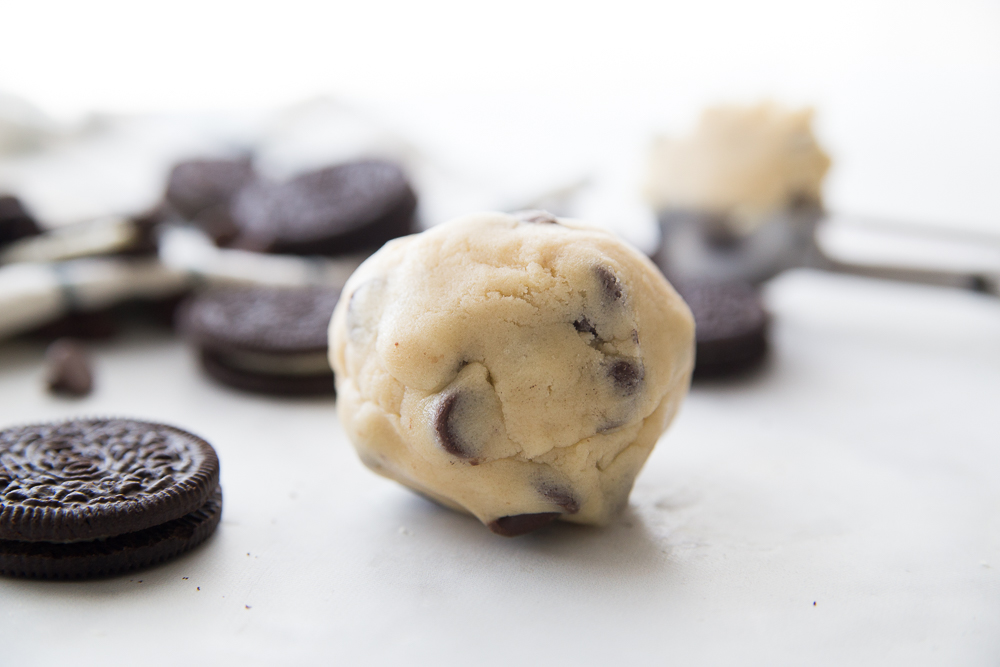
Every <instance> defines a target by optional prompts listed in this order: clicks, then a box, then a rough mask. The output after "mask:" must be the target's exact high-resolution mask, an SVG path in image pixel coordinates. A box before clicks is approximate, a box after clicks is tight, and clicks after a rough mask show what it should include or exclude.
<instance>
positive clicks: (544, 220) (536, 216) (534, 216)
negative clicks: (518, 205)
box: [514, 209, 559, 225]
mask: <svg viewBox="0 0 1000 667" xmlns="http://www.w3.org/2000/svg"><path fill="white" fill-rule="evenodd" d="M514 217H515V218H517V219H518V220H520V221H521V222H533V223H536V224H547V225H554V224H558V223H559V220H558V219H557V218H556V216H554V215H552V214H551V213H549V212H548V211H541V210H538V209H532V210H527V211H518V212H516V213H514Z"/></svg>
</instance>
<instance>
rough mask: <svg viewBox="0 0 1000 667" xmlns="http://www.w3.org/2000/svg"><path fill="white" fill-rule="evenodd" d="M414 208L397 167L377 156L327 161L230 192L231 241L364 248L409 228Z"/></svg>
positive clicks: (264, 247)
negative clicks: (288, 177) (278, 179)
mask: <svg viewBox="0 0 1000 667" xmlns="http://www.w3.org/2000/svg"><path fill="white" fill-rule="evenodd" d="M416 208H417V198H416V195H415V194H414V192H413V189H412V188H411V187H410V184H409V182H408V181H407V179H406V175H405V174H404V173H403V170H402V169H400V168H399V166H398V165H396V164H394V163H392V162H385V161H382V160H364V161H358V162H349V163H346V164H341V165H337V166H333V167H327V168H325V169H320V170H318V171H312V172H308V173H305V174H302V175H300V176H298V177H296V178H293V179H292V180H290V181H287V182H284V183H274V182H270V181H266V180H257V181H254V182H252V183H250V184H249V185H247V186H246V187H245V188H243V189H242V190H240V192H239V194H237V195H236V196H235V198H234V199H233V203H232V206H231V207H230V212H231V214H232V218H233V221H234V222H235V223H236V226H237V227H238V228H239V234H238V235H237V237H236V239H235V240H234V241H233V242H232V244H231V245H232V246H233V247H236V248H241V249H244V250H254V251H258V252H274V253H288V254H293V255H340V254H346V253H360V252H371V251H374V250H376V249H378V248H379V247H381V246H382V244H384V243H385V242H386V241H388V240H390V239H393V238H396V237H398V236H405V235H406V234H409V233H411V232H412V231H414V213H415V211H416Z"/></svg>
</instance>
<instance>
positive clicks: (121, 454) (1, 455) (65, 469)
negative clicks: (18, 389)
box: [0, 419, 219, 542]
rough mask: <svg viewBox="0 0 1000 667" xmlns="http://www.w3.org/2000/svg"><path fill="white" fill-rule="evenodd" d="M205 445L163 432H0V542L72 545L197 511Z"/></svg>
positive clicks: (101, 422) (203, 493)
mask: <svg viewBox="0 0 1000 667" xmlns="http://www.w3.org/2000/svg"><path fill="white" fill-rule="evenodd" d="M218 483H219V460H218V458H217V456H216V454H215V450H213V449H212V447H211V445H209V444H208V443H207V442H205V441H204V440H202V439H201V438H198V437H196V436H194V435H192V434H190V433H187V432H186V431H182V430H180V429H178V428H174V427H171V426H165V425H163V424H152V423H147V422H141V421H133V420H127V419H81V420H73V421H65V422H56V423H51V424H34V425H30V426H19V427H14V428H8V429H5V430H3V431H0V540H24V541H47V542H72V541H78V540H94V539H99V538H103V537H110V536H113V535H119V534H122V533H128V532H134V531H137V530H142V529H144V528H148V527H150V526H155V525H158V524H162V523H165V522H167V521H171V520H173V519H177V518H179V517H181V516H184V515H185V514H188V513H189V512H192V511H194V510H196V509H198V508H199V507H201V506H203V505H204V504H205V502H206V501H207V500H208V498H209V496H210V495H211V494H212V492H213V491H214V490H215V489H216V487H217V486H218Z"/></svg>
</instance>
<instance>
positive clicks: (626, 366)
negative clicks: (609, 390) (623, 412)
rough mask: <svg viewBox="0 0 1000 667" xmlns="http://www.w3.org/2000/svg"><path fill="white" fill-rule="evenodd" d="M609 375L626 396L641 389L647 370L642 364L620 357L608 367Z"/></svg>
mask: <svg viewBox="0 0 1000 667" xmlns="http://www.w3.org/2000/svg"><path fill="white" fill-rule="evenodd" d="M608 375H609V376H610V377H611V379H612V380H613V381H614V383H615V387H617V388H618V389H619V390H620V391H621V392H622V393H623V394H624V395H625V396H631V395H632V394H634V393H636V392H637V391H639V388H640V387H641V386H642V381H643V379H644V378H645V376H646V371H645V369H644V368H643V367H642V364H641V363H639V362H636V361H631V360H629V359H619V360H617V361H615V362H613V363H612V364H611V366H610V367H609V368H608Z"/></svg>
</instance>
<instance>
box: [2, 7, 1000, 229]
mask: <svg viewBox="0 0 1000 667" xmlns="http://www.w3.org/2000/svg"><path fill="white" fill-rule="evenodd" d="M0 27H2V35H3V36H2V39H0V90H6V91H8V92H11V93H15V94H18V95H21V96H24V97H26V98H28V99H29V100H32V101H33V102H34V103H36V104H38V105H40V106H41V107H42V109H44V110H45V111H47V112H49V113H52V114H55V115H57V116H59V117H63V118H65V117H72V116H74V115H78V114H81V113H85V112H88V111H95V110H97V111H112V112H135V111H164V110H205V109H245V108H274V107H280V106H285V105H288V104H291V103H294V102H297V101H301V100H303V99H307V98H310V97H314V96H316V95H320V94H332V95H335V96H342V97H347V98H349V99H351V100H357V101H361V102H362V103H364V104H366V105H368V106H369V107H370V108H373V109H376V110H377V111H378V112H379V113H380V114H382V115H383V116H386V117H388V118H391V119H392V121H393V122H394V123H395V124H396V125H397V126H399V127H400V128H403V129H404V130H406V132H407V134H410V135H414V136H420V137H423V138H424V139H425V140H426V141H428V142H431V143H433V144H434V147H435V150H436V151H450V152H451V153H453V154H459V155H460V161H461V162H462V163H463V164H468V165H471V166H470V168H476V169H481V170H484V172H485V173H488V174H490V173H492V174H495V175H496V178H501V177H504V176H505V175H509V172H510V171H511V170H514V169H516V168H517V164H518V161H520V162H531V163H533V164H537V163H542V164H547V165H551V170H554V171H562V172H566V171H568V170H570V169H571V167H572V166H573V165H580V164H586V165H588V167H589V168H592V169H599V168H600V167H601V165H603V164H607V163H608V160H609V159H610V156H611V155H612V154H613V153H614V154H622V155H627V156H628V157H627V158H626V157H622V158H621V163H622V166H621V167H620V168H619V169H620V171H625V170H627V169H629V168H630V165H632V164H633V163H634V162H635V161H636V160H639V159H640V158H641V151H642V149H643V148H644V147H645V145H646V142H647V141H648V137H649V135H650V134H651V133H652V132H654V131H660V130H666V131H671V132H681V131H683V130H684V129H686V128H687V127H689V126H690V125H691V124H692V123H693V121H694V120H695V118H696V116H697V113H698V111H699V109H700V108H702V107H703V106H704V105H706V104H710V103H718V102H727V101H738V102H755V101H758V100H760V99H763V98H765V97H768V98H773V99H776V100H778V101H780V102H784V103H786V104H790V105H799V104H812V105H814V106H816V108H817V110H818V117H817V124H818V131H819V134H820V137H821V139H822V141H823V143H824V145H825V146H827V147H828V149H829V151H830V152H831V153H832V155H833V158H834V165H835V166H834V168H833V170H832V172H831V174H830V177H829V180H828V188H827V194H828V200H829V202H830V204H831V206H832V208H835V209H838V210H843V211H847V212H850V213H855V214H865V215H872V216H881V217H886V218H890V219H895V220H900V221H904V222H914V223H930V224H938V225H949V226H962V227H975V228H979V229H994V230H996V229H998V227H1000V197H996V196H995V193H996V190H997V184H998V183H1000V123H998V122H997V119H998V118H1000V2H997V1H996V0H951V1H941V2H926V1H920V0H912V1H905V0H898V1H882V2H872V1H866V0H844V1H838V2H795V1H788V2H780V1H774V0H764V1H759V2H752V3H751V2H720V1H707V2H683V3H677V2H673V3H672V2H659V3H654V2H636V1H628V0H627V1H618V2H614V3H596V2H569V1H568V2H544V1H542V2H539V1H520V0H515V1H511V2H502V3H481V2H480V3H476V2H446V1H442V0H436V1H428V2H405V1H400V2H386V1H369V2H326V3H317V2H295V1H290V2H274V3H259V2H206V1H204V0H178V1H175V2H169V3H166V2H128V1H122V2H107V1H95V2H86V3H81V2H51V1H35V2H14V1H11V0H3V1H2V2H0Z"/></svg>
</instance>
